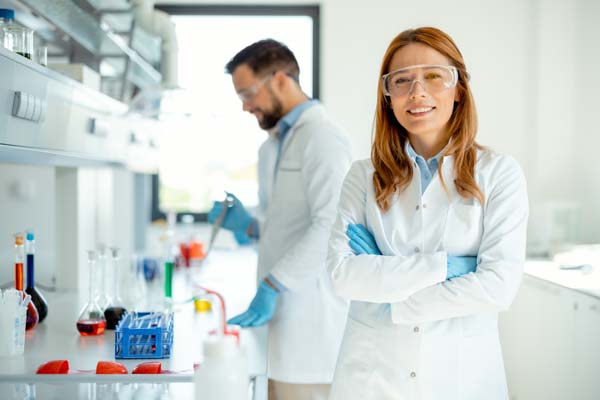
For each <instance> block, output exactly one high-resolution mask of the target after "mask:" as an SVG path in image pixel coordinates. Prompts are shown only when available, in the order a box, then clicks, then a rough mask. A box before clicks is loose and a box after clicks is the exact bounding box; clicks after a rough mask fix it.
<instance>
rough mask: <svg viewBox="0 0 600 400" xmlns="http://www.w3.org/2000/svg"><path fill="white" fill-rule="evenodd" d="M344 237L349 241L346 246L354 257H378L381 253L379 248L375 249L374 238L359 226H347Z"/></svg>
mask: <svg viewBox="0 0 600 400" xmlns="http://www.w3.org/2000/svg"><path fill="white" fill-rule="evenodd" d="M346 236H348V238H349V239H350V241H349V242H348V244H349V245H350V247H351V248H352V250H353V251H354V253H355V254H356V255H360V254H370V255H375V256H380V255H381V251H380V250H379V247H377V243H376V242H375V238H374V237H373V235H372V234H371V232H369V231H368V230H367V228H365V227H364V226H362V225H361V224H348V229H346Z"/></svg>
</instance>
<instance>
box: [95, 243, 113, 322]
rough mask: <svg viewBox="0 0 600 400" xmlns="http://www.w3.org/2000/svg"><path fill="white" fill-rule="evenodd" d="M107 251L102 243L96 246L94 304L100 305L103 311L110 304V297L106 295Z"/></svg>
mask: <svg viewBox="0 0 600 400" xmlns="http://www.w3.org/2000/svg"><path fill="white" fill-rule="evenodd" d="M107 253H108V251H107V249H106V246H104V245H103V244H101V245H99V246H98V265H97V267H96V270H97V272H98V282H97V283H98V286H97V287H96V291H95V296H96V304H98V306H100V309H101V310H102V311H103V312H104V310H106V307H108V305H109V304H110V297H109V296H108V273H109V271H108V262H107V259H108V257H107V256H108V254H107Z"/></svg>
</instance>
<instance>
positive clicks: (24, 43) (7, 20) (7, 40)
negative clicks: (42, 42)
mask: <svg viewBox="0 0 600 400" xmlns="http://www.w3.org/2000/svg"><path fill="white" fill-rule="evenodd" d="M0 18H1V19H2V32H3V35H2V36H3V39H2V45H3V46H4V47H5V48H6V49H8V50H10V51H12V52H14V53H17V54H20V55H22V56H23V57H25V58H28V59H30V60H31V59H32V56H33V31H32V30H31V29H29V28H26V27H24V26H21V25H18V24H17V23H16V22H15V12H14V10H11V9H7V8H3V9H0Z"/></svg>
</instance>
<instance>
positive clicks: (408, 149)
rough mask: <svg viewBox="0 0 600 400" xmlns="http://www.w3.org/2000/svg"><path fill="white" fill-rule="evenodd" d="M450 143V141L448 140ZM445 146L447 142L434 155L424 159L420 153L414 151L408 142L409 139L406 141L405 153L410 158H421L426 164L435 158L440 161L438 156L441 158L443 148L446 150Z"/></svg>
mask: <svg viewBox="0 0 600 400" xmlns="http://www.w3.org/2000/svg"><path fill="white" fill-rule="evenodd" d="M448 143H450V142H448ZM446 147H448V144H446V146H444V148H443V149H442V150H441V151H440V152H439V153H437V154H436V155H435V156H433V157H431V158H430V159H429V160H425V158H424V157H423V156H421V155H420V154H417V152H416V151H415V149H413V147H412V145H411V144H410V141H408V140H407V141H406V146H405V148H406V153H407V154H408V156H409V157H410V158H412V159H413V160H415V159H417V158H421V159H422V160H423V161H425V162H426V163H427V164H429V163H431V161H433V160H436V161H437V162H439V161H440V158H442V155H443V154H444V150H446Z"/></svg>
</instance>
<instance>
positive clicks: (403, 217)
mask: <svg viewBox="0 0 600 400" xmlns="http://www.w3.org/2000/svg"><path fill="white" fill-rule="evenodd" d="M453 170H454V168H453V160H452V157H445V158H444V162H443V167H442V173H443V177H444V181H445V183H446V185H447V188H448V193H446V192H445V191H444V189H443V187H442V185H441V182H440V180H439V177H438V176H437V173H436V175H435V177H433V179H432V181H431V182H430V183H429V186H428V187H427V189H426V191H425V193H424V194H423V195H421V183H420V175H419V173H420V171H419V168H418V167H417V165H416V163H414V160H413V171H414V176H413V179H412V181H411V183H410V184H409V186H408V187H407V188H406V189H405V190H404V191H403V192H402V193H400V194H396V195H395V196H394V199H393V203H392V206H391V208H390V209H389V210H388V211H387V212H385V213H382V212H381V211H380V210H379V208H378V207H377V204H376V202H375V197H374V189H373V180H372V179H373V171H374V169H373V166H372V164H371V161H370V160H363V161H359V162H356V163H354V164H353V166H352V168H351V169H350V171H349V173H348V175H347V177H346V179H345V181H344V186H343V189H342V193H341V197H340V203H339V208H338V217H337V220H336V223H335V225H334V228H333V230H332V236H331V239H330V244H329V246H330V247H329V257H328V269H329V272H330V274H331V278H332V282H333V287H334V290H335V292H336V293H337V294H339V295H340V296H342V297H344V298H346V299H349V300H351V302H350V309H349V315H348V321H347V325H346V329H345V332H344V339H343V342H342V347H341V349H340V355H339V359H338V362H337V367H336V373H335V378H334V383H333V388H332V393H331V397H330V399H334V400H353V399H356V400H358V399H360V400H367V399H374V400H386V399H394V400H404V399H410V400H417V399H418V400H483V399H485V400H507V399H508V393H507V387H506V379H505V373H504V365H503V361H502V353H501V349H500V342H499V338H498V326H497V322H498V312H499V311H503V310H506V309H507V308H508V307H509V305H510V303H511V302H512V300H513V298H514V296H515V294H516V292H517V289H518V286H519V284H520V281H521V277H522V272H523V263H524V258H525V239H526V226H527V217H528V201H527V190H526V183H525V178H524V176H523V173H522V171H521V169H520V167H519V166H518V164H517V163H516V162H515V161H514V160H513V159H512V158H510V157H507V156H502V155H498V154H494V153H492V152H490V151H480V152H478V160H477V163H476V167H475V179H476V182H477V184H478V185H479V187H480V189H481V190H482V191H483V194H484V196H485V202H484V206H483V207H482V206H481V205H480V204H479V202H478V201H476V200H465V199H464V198H462V197H460V196H459V195H458V194H457V192H456V189H455V186H454V184H453V180H454V173H453ZM349 223H360V224H363V225H365V226H366V227H367V228H368V229H369V231H370V232H372V233H373V235H374V237H375V240H376V241H377V245H378V246H379V248H380V250H381V252H382V254H383V255H384V256H383V257H382V256H371V255H358V256H356V255H354V254H353V253H352V251H351V249H350V247H349V246H348V238H347V237H346V234H345V231H346V227H347V225H348V224H349ZM447 255H454V256H470V255H476V256H477V261H478V266H477V271H476V272H475V273H469V274H466V275H463V276H461V277H459V278H456V279H452V280H449V281H447V280H446V273H447Z"/></svg>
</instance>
